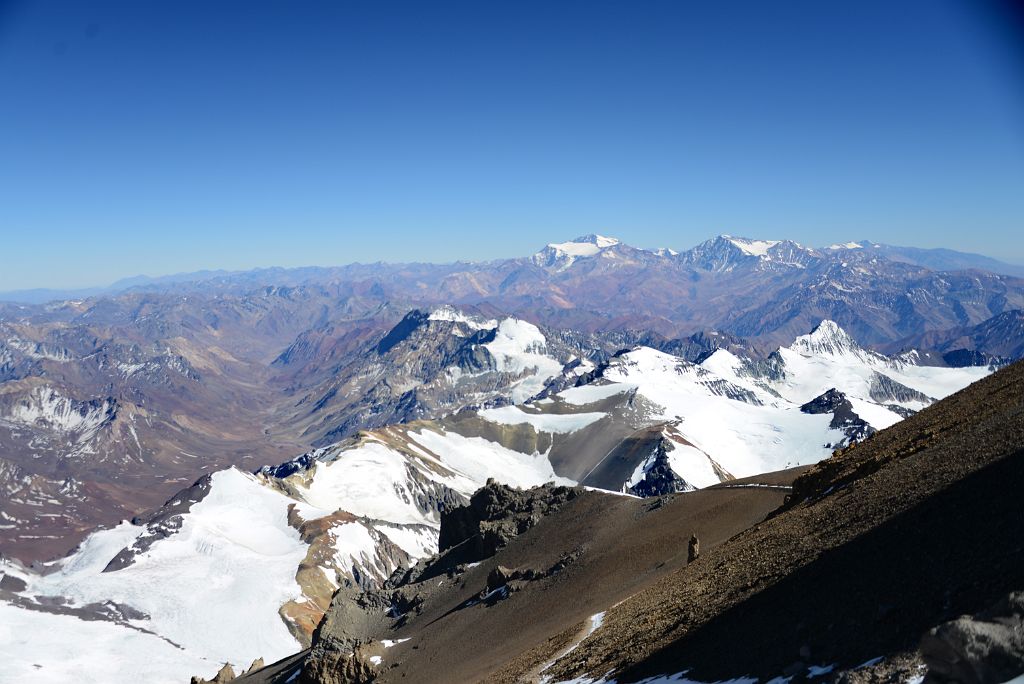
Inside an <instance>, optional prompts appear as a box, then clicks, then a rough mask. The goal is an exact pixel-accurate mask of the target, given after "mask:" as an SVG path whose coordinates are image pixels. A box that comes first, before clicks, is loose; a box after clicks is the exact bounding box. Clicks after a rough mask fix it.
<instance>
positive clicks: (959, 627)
mask: <svg viewBox="0 0 1024 684" xmlns="http://www.w3.org/2000/svg"><path fill="white" fill-rule="evenodd" d="M921 656H922V658H923V659H924V662H925V664H926V665H927V666H928V675H927V676H926V677H925V682H926V684H939V683H941V684H947V683H949V684H952V682H959V683H961V684H1001V682H1006V681H1009V680H1010V679H1013V678H1014V677H1017V676H1019V675H1021V674H1024V592H1014V593H1012V594H1010V595H1009V596H1007V597H1006V598H1005V599H1003V600H1002V601H1000V602H999V603H997V604H996V605H994V606H992V607H991V608H990V609H988V610H987V611H984V612H983V613H979V614H977V615H976V616H974V617H970V616H964V617H961V618H958V619H956V620H953V621H951V622H946V623H944V624H941V625H939V626H938V627H935V628H934V629H932V630H931V631H929V632H928V633H927V634H926V635H925V636H924V637H923V638H922V639H921Z"/></svg>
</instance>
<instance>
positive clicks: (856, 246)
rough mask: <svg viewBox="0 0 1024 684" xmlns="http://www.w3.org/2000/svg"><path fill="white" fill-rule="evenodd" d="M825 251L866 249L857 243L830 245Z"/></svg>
mask: <svg viewBox="0 0 1024 684" xmlns="http://www.w3.org/2000/svg"><path fill="white" fill-rule="evenodd" d="M825 249H864V245H862V244H860V243H857V242H844V243H842V244H835V245H829V246H828V247H826V248H825Z"/></svg>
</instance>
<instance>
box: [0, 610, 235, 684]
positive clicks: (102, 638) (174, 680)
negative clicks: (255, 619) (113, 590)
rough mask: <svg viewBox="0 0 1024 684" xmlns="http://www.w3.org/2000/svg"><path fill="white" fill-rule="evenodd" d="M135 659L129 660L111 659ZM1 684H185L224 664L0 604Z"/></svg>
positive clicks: (119, 630) (104, 626)
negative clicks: (126, 655) (120, 683)
mask: <svg viewBox="0 0 1024 684" xmlns="http://www.w3.org/2000/svg"><path fill="white" fill-rule="evenodd" d="M119 653H120V654H131V656H132V657H130V658H115V657H110V656H111V654H119ZM0 659H2V661H3V671H2V672H0V682H11V683H12V684H13V683H14V682H33V683H34V684H66V682H83V683H89V682H96V683H97V684H108V683H109V682H129V681H138V682H153V684H181V683H182V682H187V681H189V677H191V676H192V675H195V674H200V673H203V674H205V675H206V676H210V675H212V674H213V673H214V672H216V671H217V670H218V669H219V668H220V665H221V663H218V662H217V661H211V660H207V659H205V658H203V657H201V656H198V655H196V654H195V653H192V652H191V651H188V650H182V649H180V648H177V647H175V646H174V645H173V644H171V643H169V642H167V641H165V640H164V639H161V638H160V637H158V636H156V635H153V634H146V633H145V632H141V631H137V630H134V629H130V628H126V627H122V626H120V625H116V624H113V623H110V622H102V621H98V620H80V619H78V618H77V617H73V616H70V615H52V614H49V613H41V612H38V611H30V610H25V609H22V608H16V607H14V606H12V605H10V604H8V603H3V602H0Z"/></svg>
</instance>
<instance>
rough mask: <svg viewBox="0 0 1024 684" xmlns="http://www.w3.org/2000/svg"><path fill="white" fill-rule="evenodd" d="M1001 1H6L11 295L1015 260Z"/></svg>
mask: <svg viewBox="0 0 1024 684" xmlns="http://www.w3.org/2000/svg"><path fill="white" fill-rule="evenodd" d="M980 6H985V7H988V8H989V9H988V10H986V11H985V12H981V11H978V9H977V8H978V7H980ZM1009 6H1010V5H1009V4H1006V5H1003V6H1002V7H1003V8H1004V9H1005V8H1006V7H1009ZM999 8H1000V6H999V5H998V4H988V3H979V2H967V1H966V0H964V1H959V0H957V1H953V0H948V1H947V0H901V1H900V2H891V1H888V0H887V1H884V2H882V1H876V0H857V1H856V2H853V1H850V2H841V1H839V0H836V1H834V2H831V1H830V2H820V1H818V0H814V1H810V0H808V1H793V2H788V1H787V2H761V1H757V2H754V1H750V2H739V1H735V0H722V1H714V2H712V1H711V0H708V1H707V2H689V1H683V0H675V1H671V2H653V1H652V2H550V1H548V2H529V1H521V2H467V3H448V2H431V3H423V2H416V3H407V4H404V3H395V2H365V3H363V2H360V3H349V2H323V3H318V2H312V1H309V2H298V3H292V2H283V1H280V2H259V1H246V2H229V1H218V2H199V1H198V0H194V1H193V0H185V1H180V0H179V1H176V2H161V1H159V0H147V1H145V2H137V1H134V0H132V1H124V2H99V1H96V2H90V1H87V0H74V1H70V0H69V1H67V2H45V1H43V0H39V1H35V2H10V1H9V0H0V239H2V241H0V289H15V288H25V287H72V286H85V285H94V284H105V283H108V282H111V281H113V280H115V279H117V278H120V277H123V276H128V275H133V274H138V273H146V274H150V275H158V274H163V273H172V272H180V271H188V270H195V269H201V268H228V269H240V268H249V267H256V266H269V265H282V266H295V265H307V264H320V265H329V264H339V263H347V262H351V261H376V260H379V259H383V260H389V261H404V260H429V261H451V260H455V259H487V258H494V257H501V256H513V255H521V254H528V253H530V252H533V251H535V250H536V249H538V248H540V247H541V246H542V245H543V244H544V243H546V242H549V241H561V240H565V239H569V238H572V237H574V236H576V235H579V234H584V233H589V232H600V233H604V234H610V235H615V236H617V237H619V238H621V239H623V240H625V241H627V242H629V243H631V244H635V245H638V246H651V247H653V246H662V245H665V246H671V247H674V248H677V249H681V248H686V247H689V246H692V245H693V244H695V243H697V242H700V241H702V240H703V239H705V238H707V237H710V236H712V235H715V234H718V233H731V234H736V235H747V236H750V237H759V238H773V237H774V238H781V237H785V238H792V239H795V240H798V241H800V242H804V243H807V244H811V245H821V244H829V243H831V242H836V241H840V240H842V241H845V240H848V239H862V238H869V239H873V240H878V241H885V242H889V243H893V244H910V245H916V246H923V247H931V246H945V247H951V248H957V249H964V250H969V251H977V252H981V253H986V254H990V255H993V256H996V257H998V258H1002V259H1004V260H1007V261H1016V262H1018V263H1021V262H1024V239H1021V238H1020V237H1019V235H1018V234H1019V233H1022V232H1024V230H1022V228H1024V88H1022V86H1021V84H1024V68H1022V67H1024V54H1022V53H1021V52H1020V51H1019V50H1015V45H1020V44H1021V43H1020V41H1021V36H1022V34H1021V33H1020V29H1021V27H1020V25H1019V24H1014V23H1013V21H1014V20H1019V19H1020V17H1019V16H1017V17H1013V16H1011V15H1010V14H1009V13H1008V12H1003V13H1002V14H1000V12H999Z"/></svg>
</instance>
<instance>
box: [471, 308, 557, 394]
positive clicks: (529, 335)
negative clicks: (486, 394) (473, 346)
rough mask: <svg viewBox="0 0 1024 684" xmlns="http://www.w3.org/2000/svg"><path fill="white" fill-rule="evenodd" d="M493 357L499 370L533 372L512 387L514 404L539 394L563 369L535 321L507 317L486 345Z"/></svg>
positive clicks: (516, 372)
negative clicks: (548, 350) (550, 351)
mask: <svg viewBox="0 0 1024 684" xmlns="http://www.w3.org/2000/svg"><path fill="white" fill-rule="evenodd" d="M484 347H485V348H486V349H487V351H488V352H490V354H491V356H493V357H494V360H495V363H496V365H497V366H498V370H499V371H503V372H507V373H515V374H522V373H526V372H528V371H531V370H532V371H533V374H532V375H529V376H528V377H525V378H523V379H521V380H519V381H518V382H517V383H516V384H515V385H514V386H513V388H512V401H513V403H516V404H520V403H522V402H524V401H526V400H527V399H529V398H530V397H532V396H534V395H536V394H537V393H539V392H540V391H541V390H542V389H544V386H545V384H546V382H547V381H548V380H549V379H551V378H553V377H555V376H556V375H558V374H559V373H561V372H562V364H561V363H559V362H558V361H556V360H555V359H553V358H551V357H550V356H547V355H546V354H545V353H544V352H545V351H546V349H547V340H546V339H545V338H544V334H543V333H542V332H541V331H540V329H539V328H538V327H537V326H535V325H533V324H532V323H527V322H526V321H522V320H519V319H517V318H506V319H505V320H503V321H502V322H501V323H500V324H499V325H498V330H497V334H496V335H495V338H494V340H492V341H491V342H488V343H487V344H485V345H484Z"/></svg>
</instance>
